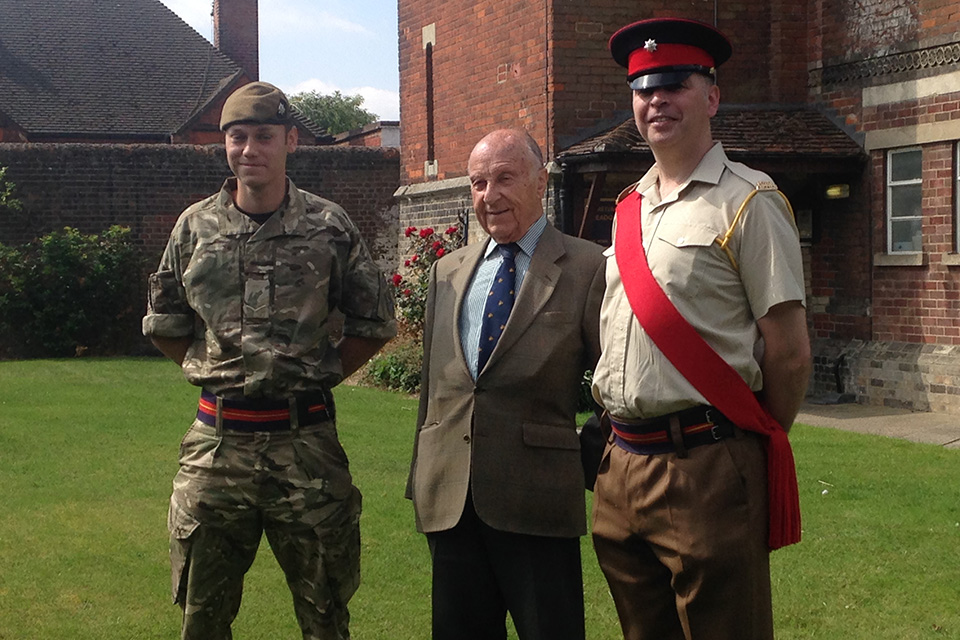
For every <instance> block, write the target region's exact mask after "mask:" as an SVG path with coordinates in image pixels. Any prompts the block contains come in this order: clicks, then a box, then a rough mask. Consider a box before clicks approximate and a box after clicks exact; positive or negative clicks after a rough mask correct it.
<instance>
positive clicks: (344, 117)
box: [290, 91, 379, 135]
mask: <svg viewBox="0 0 960 640" xmlns="http://www.w3.org/2000/svg"><path fill="white" fill-rule="evenodd" d="M290 103H291V104H292V105H293V106H295V107H296V108H297V109H298V110H299V111H300V112H301V113H302V114H304V115H305V116H307V117H308V118H310V119H311V120H313V121H314V122H316V123H317V124H318V125H320V126H321V127H323V128H324V129H326V130H327V133H329V134H331V135H336V134H338V133H343V132H344V131H350V130H351V129H359V128H360V127H362V126H363V125H365V124H370V123H371V122H376V121H377V120H378V119H379V116H378V115H377V114H375V113H370V112H369V111H367V110H366V109H364V108H363V96H361V95H355V96H345V95H343V94H341V93H340V92H339V91H334V92H333V93H332V94H330V95H322V94H319V93H317V92H316V91H305V92H303V93H298V94H296V95H294V96H292V97H291V98H290Z"/></svg>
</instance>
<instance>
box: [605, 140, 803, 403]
mask: <svg viewBox="0 0 960 640" xmlns="http://www.w3.org/2000/svg"><path fill="white" fill-rule="evenodd" d="M657 175H658V174H657V167H656V165H654V167H652V168H651V169H650V171H648V172H647V173H646V174H645V175H644V176H643V178H642V179H641V180H640V181H639V182H638V183H637V185H636V190H637V191H639V192H640V193H641V194H642V196H643V205H642V227H643V244H644V248H645V251H646V253H647V260H648V263H649V265H650V269H651V271H652V272H653V275H654V277H655V278H656V280H657V282H658V283H659V284H660V286H661V287H663V290H664V292H665V293H666V294H667V297H668V298H669V299H670V301H671V302H672V303H673V304H674V305H675V306H676V307H677V310H678V311H679V312H680V313H681V314H682V315H683V317H684V318H686V319H687V321H688V322H689V323H690V324H691V325H693V327H694V328H695V329H696V330H697V332H698V333H699V334H700V335H701V336H702V337H703V338H704V340H706V342H707V343H708V344H709V345H710V346H711V347H712V348H713V349H714V350H715V351H716V352H717V353H718V354H719V355H720V356H721V357H722V358H723V359H724V360H725V361H726V362H727V363H728V364H730V365H731V366H732V367H733V368H734V370H736V371H737V372H738V373H739V374H740V375H741V376H742V377H743V379H744V380H745V381H746V383H747V384H748V385H749V386H750V388H751V389H753V390H754V391H757V390H759V389H761V388H762V387H763V378H762V375H761V372H760V365H759V362H758V357H759V354H760V353H762V343H761V340H760V333H759V330H758V328H757V323H756V320H757V318H762V317H763V316H764V315H766V313H767V311H769V309H770V308H771V307H773V306H774V305H776V304H779V303H781V302H787V301H791V300H799V301H801V302H803V300H804V281H803V264H802V260H801V256H800V243H799V236H798V232H797V227H796V224H795V222H794V220H793V217H792V215H791V214H790V211H789V210H788V208H787V206H786V203H785V202H784V200H783V198H782V197H781V196H780V195H779V194H778V193H777V192H776V191H775V190H773V189H772V181H771V180H770V178H769V176H767V175H766V174H764V173H761V172H759V171H754V170H752V169H749V168H747V167H746V166H744V165H742V164H739V163H735V162H731V161H730V160H729V159H728V158H727V156H726V154H725V153H724V151H723V148H722V147H721V145H720V144H719V143H717V144H716V145H714V147H713V148H712V149H711V150H710V151H709V152H708V153H707V154H706V155H705V156H704V157H703V159H702V160H701V162H700V164H699V165H698V166H697V168H696V169H695V170H694V172H693V174H692V175H691V176H690V179H689V180H688V181H687V182H686V183H685V184H684V185H683V186H681V187H680V188H679V189H677V190H676V191H675V192H674V193H673V194H671V195H670V196H668V197H667V198H666V199H665V200H663V201H661V200H660V195H659V189H658V187H657ZM758 184H765V185H769V187H770V190H761V191H760V192H759V193H757V194H756V196H754V197H753V199H752V200H751V201H750V203H749V204H748V205H747V208H746V210H745V212H744V214H743V216H742V217H741V219H740V221H739V222H738V223H737V226H736V229H735V231H734V235H733V238H732V239H731V241H730V245H729V246H730V248H731V250H732V252H733V256H734V258H735V260H736V262H737V265H738V266H739V271H738V270H737V269H736V268H734V266H733V264H732V263H731V261H730V258H729V257H728V256H727V254H726V253H725V252H724V251H723V250H722V249H721V248H720V246H719V244H718V243H717V242H716V240H717V238H722V237H723V236H724V234H725V233H726V232H727V230H728V229H729V228H730V225H731V223H732V222H733V220H734V217H735V216H736V213H737V210H738V209H739V207H740V205H741V203H743V201H744V200H745V199H746V197H747V196H748V195H749V194H750V193H751V192H752V191H753V190H754V189H755V188H756V186H757V185H758ZM616 250H617V248H616V243H614V244H613V245H612V246H611V247H610V248H609V249H607V251H606V252H605V255H606V256H607V276H606V278H607V289H606V294H605V296H604V299H603V305H602V307H601V311H600V342H601V347H602V355H601V357H600V361H599V363H598V364H597V368H596V370H595V372H594V378H593V393H594V396H595V397H596V399H597V400H598V401H599V402H600V403H601V404H602V405H603V406H604V407H605V408H606V409H607V410H608V411H609V412H610V413H611V414H613V415H615V416H618V417H621V418H651V417H656V416H659V415H663V414H666V413H671V412H673V411H679V410H681V409H685V408H687V407H690V406H693V405H697V404H706V400H705V399H704V398H703V396H702V395H701V394H700V393H699V392H698V391H697V390H696V389H694V388H693V386H692V385H691V384H690V383H689V382H687V381H686V379H685V378H684V377H683V376H682V375H680V373H679V372H678V371H677V370H676V368H675V367H674V366H673V365H672V364H671V363H670V362H669V361H668V360H667V359H666V357H665V356H664V355H663V354H662V353H661V352H660V350H659V349H658V348H657V347H656V345H654V344H653V341H652V340H651V339H650V338H649V337H648V336H647V334H646V333H645V332H644V331H643V329H642V328H641V327H640V324H639V322H638V321H637V319H636V316H634V314H633V311H632V310H631V308H630V303H629V302H628V301H627V296H626V294H625V292H624V290H623V283H622V282H621V280H620V271H619V269H618V268H617V261H616Z"/></svg>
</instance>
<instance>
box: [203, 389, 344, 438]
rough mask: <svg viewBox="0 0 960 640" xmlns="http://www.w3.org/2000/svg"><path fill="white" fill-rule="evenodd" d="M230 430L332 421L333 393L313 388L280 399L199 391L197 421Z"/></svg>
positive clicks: (274, 428)
mask: <svg viewBox="0 0 960 640" xmlns="http://www.w3.org/2000/svg"><path fill="white" fill-rule="evenodd" d="M218 414H219V418H220V426H221V428H223V429H226V430H229V431H287V430H289V429H292V428H295V427H306V426H309V425H314V424H320V423H322V422H330V421H333V420H334V419H335V417H336V414H335V411H334V404H333V394H332V393H330V391H329V390H326V389H325V390H322V391H312V392H310V393H307V394H303V395H298V396H295V397H291V398H285V399H281V400H265V399H256V400H251V399H243V400H233V399H228V398H218V397H217V396H216V395H215V394H213V393H210V392H209V391H207V390H206V389H204V390H202V391H201V392H200V404H199V407H198V408H197V420H199V421H200V422H203V423H204V424H208V425H210V426H217V417H218Z"/></svg>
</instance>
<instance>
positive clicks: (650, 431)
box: [610, 406, 736, 455]
mask: <svg viewBox="0 0 960 640" xmlns="http://www.w3.org/2000/svg"><path fill="white" fill-rule="evenodd" d="M671 418H675V419H676V422H677V425H678V427H679V429H678V433H677V434H676V437H677V438H682V443H681V446H682V448H683V449H692V448H694V447H699V446H702V445H705V444H713V443H715V442H719V441H720V440H723V439H724V438H729V437H731V436H733V435H735V434H736V427H735V426H734V424H733V423H732V422H730V420H728V419H727V418H726V416H724V415H723V414H722V413H720V412H719V411H718V410H717V409H716V408H715V407H709V406H699V407H692V408H690V409H684V410H683V411H678V412H677V413H673V414H667V415H663V416H658V417H656V418H650V419H648V420H639V421H623V420H619V419H617V418H615V417H613V416H611V417H610V427H611V429H612V431H613V438H614V443H615V444H616V445H617V446H618V447H620V448H621V449H624V450H625V451H629V452H631V453H637V454H640V455H657V454H660V453H673V452H676V451H678V449H679V448H680V447H678V443H677V442H676V441H675V437H674V436H672V435H671V433H670V422H671ZM681 434H682V435H681Z"/></svg>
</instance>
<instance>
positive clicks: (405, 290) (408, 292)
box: [403, 289, 413, 296]
mask: <svg viewBox="0 0 960 640" xmlns="http://www.w3.org/2000/svg"><path fill="white" fill-rule="evenodd" d="M411 293H413V292H412V291H410V289H404V290H403V295H405V296H409V295H410V294H411Z"/></svg>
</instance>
